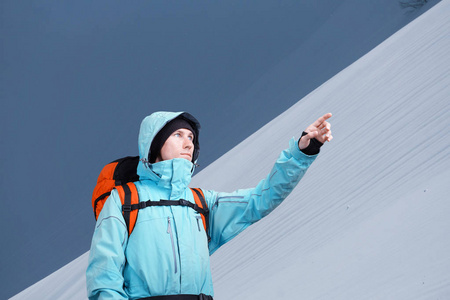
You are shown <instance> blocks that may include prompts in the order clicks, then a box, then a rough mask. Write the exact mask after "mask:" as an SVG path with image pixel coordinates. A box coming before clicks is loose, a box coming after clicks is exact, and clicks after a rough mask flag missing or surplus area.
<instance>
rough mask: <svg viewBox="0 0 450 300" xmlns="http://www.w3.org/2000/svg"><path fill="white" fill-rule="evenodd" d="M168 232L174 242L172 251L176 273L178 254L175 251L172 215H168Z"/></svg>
mask: <svg viewBox="0 0 450 300" xmlns="http://www.w3.org/2000/svg"><path fill="white" fill-rule="evenodd" d="M167 223H168V225H167V233H168V234H170V241H171V242H172V253H173V264H174V266H175V273H177V269H178V268H177V254H176V252H175V242H174V240H173V232H172V225H171V223H170V217H167Z"/></svg>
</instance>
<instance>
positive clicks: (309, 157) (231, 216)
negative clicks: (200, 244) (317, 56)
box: [205, 114, 332, 254]
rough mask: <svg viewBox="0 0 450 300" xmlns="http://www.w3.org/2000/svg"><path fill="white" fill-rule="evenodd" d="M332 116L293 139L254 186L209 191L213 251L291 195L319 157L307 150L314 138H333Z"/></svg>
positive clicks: (322, 119) (211, 245) (322, 118)
mask: <svg viewBox="0 0 450 300" xmlns="http://www.w3.org/2000/svg"><path fill="white" fill-rule="evenodd" d="M330 117H331V114H326V115H324V116H322V117H320V118H319V119H317V120H316V121H315V122H314V123H313V124H311V125H310V126H308V127H307V128H306V130H305V133H306V135H304V136H303V137H302V138H301V139H300V141H297V140H295V139H291V140H290V142H289V148H288V149H286V150H284V151H283V152H282V153H281V154H280V156H279V157H278V159H277V161H276V163H275V165H274V166H273V168H272V171H271V172H270V173H269V174H268V175H267V176H266V178H265V179H263V180H261V181H260V182H259V184H258V185H257V186H256V187H255V188H251V189H243V190H237V191H234V192H232V193H218V192H214V191H206V193H205V197H206V198H207V201H208V207H209V208H210V232H211V238H212V240H211V242H210V244H209V246H210V253H211V254H212V253H213V252H214V251H215V250H217V249H218V248H219V247H220V246H221V245H223V244H225V243H226V242H228V241H229V240H231V239H232V238H233V237H235V236H236V235H237V234H239V233H240V232H241V231H243V230H244V229H245V228H247V227H248V226H249V225H251V224H253V223H255V222H257V221H258V220H260V219H262V218H263V217H265V216H266V215H268V214H269V213H270V212H271V211H273V210H274V209H275V208H276V207H277V206H278V205H279V204H280V203H281V202H282V201H283V200H284V199H285V198H286V197H287V196H288V195H289V193H290V192H291V191H292V190H293V189H294V188H295V186H296V185H297V183H298V182H299V181H300V179H301V178H302V177H303V175H304V174H305V173H306V171H307V169H308V168H309V166H310V165H311V164H312V162H313V161H314V159H315V158H316V157H317V155H314V154H317V153H318V151H317V152H316V153H307V151H304V150H305V149H306V148H308V147H309V145H310V144H313V143H314V140H316V141H317V142H319V143H323V142H325V141H330V140H331V139H332V136H331V130H330V124H329V123H328V122H327V121H326V120H327V119H329V118H330ZM319 147H320V146H319ZM302 148H303V149H302ZM301 149H302V150H301Z"/></svg>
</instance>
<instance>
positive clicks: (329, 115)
mask: <svg viewBox="0 0 450 300" xmlns="http://www.w3.org/2000/svg"><path fill="white" fill-rule="evenodd" d="M331 116H332V114H331V113H327V114H324V115H323V116H321V117H320V118H318V119H317V120H316V121H315V122H314V123H313V126H316V127H319V126H320V124H322V123H323V122H325V121H326V120H328V119H329V118H331Z"/></svg>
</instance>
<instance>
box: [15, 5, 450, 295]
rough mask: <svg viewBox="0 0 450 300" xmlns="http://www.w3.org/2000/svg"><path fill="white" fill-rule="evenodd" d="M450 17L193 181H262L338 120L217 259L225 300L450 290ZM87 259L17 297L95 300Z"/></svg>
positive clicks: (430, 16) (318, 95)
mask: <svg viewBox="0 0 450 300" xmlns="http://www.w3.org/2000/svg"><path fill="white" fill-rule="evenodd" d="M449 14H450V0H446V1H442V2H441V3H438V4H437V5H436V6H435V7H433V8H432V9H431V10H429V11H428V12H427V13H425V14H424V15H422V16H421V17H419V18H418V19H416V20H415V21H414V22H412V23H411V24H409V25H408V26H406V27H405V28H403V29H402V30H400V31H399V32H397V33H396V34H394V35H393V36H392V37H391V38H389V39H388V40H386V41H385V42H383V43H382V44H381V45H380V46H378V47H377V48H375V49H374V50H373V51H371V52H370V53H368V54H367V55H365V56H364V57H363V58H361V59H360V60H358V61H357V62H356V63H354V64H352V65H351V66H350V67H348V68H346V69H345V70H344V71H342V72H341V73H339V74H338V75H336V76H335V77H333V78H332V79H330V80H329V81H328V82H326V83H324V84H323V85H322V86H320V87H319V88H318V89H316V90H315V91H314V92H312V93H311V94H309V95H308V96H307V97H305V98H304V99H302V100H301V101H299V102H298V103H297V104H296V105H294V106H293V107H291V108H290V109H289V110H287V111H286V112H285V113H283V114H282V115H280V116H279V117H277V118H276V119H274V120H273V121H272V122H270V123H268V124H267V125H266V126H264V127H263V128H261V129H260V130H259V131H258V132H256V133H255V134H253V135H252V136H250V137H249V138H247V139H246V140H245V141H244V142H242V143H241V144H239V145H238V146H236V147H235V148H234V149H232V150H231V151H229V152H228V153H227V154H225V155H224V156H223V157H221V158H220V159H219V160H217V161H215V162H214V163H213V164H211V165H210V166H208V167H207V168H206V169H205V170H203V171H202V172H200V173H198V174H197V175H196V176H195V177H194V179H193V183H192V186H201V187H204V188H210V189H216V190H224V191H231V190H234V189H237V188H243V187H249V186H253V185H255V184H256V183H257V182H258V181H259V179H261V178H262V177H264V176H265V174H266V173H267V172H269V170H270V168H271V164H272V163H273V161H274V160H275V159H276V157H277V155H278V153H279V151H280V150H282V149H283V148H285V147H287V141H288V139H289V138H290V137H292V136H298V135H299V133H300V132H301V130H302V129H304V128H305V127H306V126H307V125H308V124H309V123H311V122H312V121H313V120H314V119H315V118H316V117H317V116H319V115H321V114H323V113H325V112H332V113H333V114H334V116H333V118H332V119H331V121H332V124H333V127H332V129H333V135H334V137H335V139H334V140H333V142H332V143H330V144H327V145H326V147H324V149H323V151H322V153H321V154H320V156H319V158H318V159H317V160H316V162H315V163H314V164H313V165H312V167H311V168H310V170H309V171H308V174H307V175H306V176H305V178H304V179H303V180H302V182H301V183H300V185H299V187H298V188H297V189H296V190H295V191H294V192H293V193H292V194H291V195H290V196H289V197H288V199H287V200H286V201H285V202H284V203H283V204H282V205H281V206H280V207H279V208H277V210H275V211H274V212H273V213H272V214H271V215H269V216H268V217H267V218H265V219H264V220H263V221H261V222H259V223H257V224H255V225H253V226H252V227H250V228H249V229H247V230H246V231H245V232H243V233H242V234H241V235H239V236H238V237H237V238H235V239H234V240H233V241H231V242H230V243H228V244H227V245H225V246H224V247H222V248H221V249H220V250H219V251H217V252H216V253H215V254H214V255H213V256H212V269H213V278H214V282H215V290H216V297H215V299H219V300H221V299H222V300H225V299H237V298H240V299H299V298H301V299H448V298H449V297H450V277H449V276H448V274H449V271H450V256H449V255H448V253H450V241H449V239H448V235H449V233H450V220H449V218H448V215H449V214H450V202H449V201H448V200H449V196H448V195H449V194H450V185H449V184H448V183H449V181H450V171H449V170H450V131H449V130H448V129H449V125H450V124H449V123H450V122H449V119H450V99H449V95H450V54H449V53H450V51H449V50H450V37H449V36H450V19H449V18H448V15H449ZM86 262H87V253H86V254H84V255H83V256H81V257H79V258H78V259H77V260H75V261H73V262H71V263H70V264H68V265H67V266H65V267H63V268H61V269H60V270H58V271H57V272H55V273H53V274H51V275H50V276H48V277H47V278H45V279H43V280H41V281H40V282H38V283H36V284H35V285H33V286H31V287H30V288H28V289H26V290H25V291H23V292H22V293H20V294H18V295H17V296H16V297H14V298H13V299H84V298H85V283H84V276H83V275H84V269H85V267H86ZM230 287H232V288H230Z"/></svg>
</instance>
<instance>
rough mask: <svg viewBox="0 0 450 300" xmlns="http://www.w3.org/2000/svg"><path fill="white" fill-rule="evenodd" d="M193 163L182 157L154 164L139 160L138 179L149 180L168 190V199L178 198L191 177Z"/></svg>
mask: <svg viewBox="0 0 450 300" xmlns="http://www.w3.org/2000/svg"><path fill="white" fill-rule="evenodd" d="M192 170H193V164H192V163H191V162H190V161H188V160H187V159H184V158H174V159H171V160H165V161H161V162H158V163H154V164H148V163H143V162H142V161H140V162H139V165H138V175H139V180H151V181H153V182H155V183H156V185H157V186H159V187H161V188H163V189H168V190H170V199H180V198H181V197H182V196H183V193H184V191H185V190H186V189H187V187H188V185H189V183H190V182H191V178H192Z"/></svg>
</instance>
